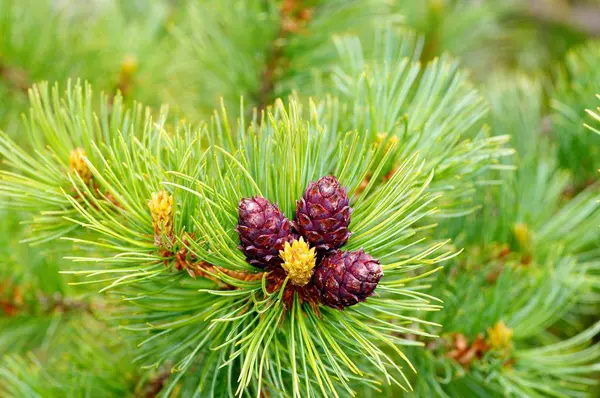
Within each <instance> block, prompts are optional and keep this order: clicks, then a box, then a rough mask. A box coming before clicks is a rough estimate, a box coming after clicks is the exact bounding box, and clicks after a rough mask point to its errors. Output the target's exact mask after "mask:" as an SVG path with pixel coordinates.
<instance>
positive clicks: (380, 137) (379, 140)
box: [375, 133, 398, 149]
mask: <svg viewBox="0 0 600 398" xmlns="http://www.w3.org/2000/svg"><path fill="white" fill-rule="evenodd" d="M384 141H385V142H386V143H387V144H386V149H388V148H390V147H391V146H392V145H394V144H396V143H397V142H398V137H396V136H395V135H392V136H391V137H390V136H389V134H388V133H379V134H377V140H376V141H375V142H376V143H377V145H381V143H382V142H384Z"/></svg>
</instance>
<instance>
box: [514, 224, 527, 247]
mask: <svg viewBox="0 0 600 398" xmlns="http://www.w3.org/2000/svg"><path fill="white" fill-rule="evenodd" d="M513 233H514V234H515V238H516V239H517V242H519V245H520V246H521V248H522V249H526V248H527V247H528V246H529V241H530V234H529V228H527V224H524V223H517V224H515V226H514V227H513Z"/></svg>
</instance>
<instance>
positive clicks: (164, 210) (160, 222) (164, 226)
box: [148, 191, 173, 236]
mask: <svg viewBox="0 0 600 398" xmlns="http://www.w3.org/2000/svg"><path fill="white" fill-rule="evenodd" d="M148 207H149V208H150V213H151V214H152V228H153V229H154V235H155V236H159V235H161V234H165V235H167V236H171V235H172V234H173V196H171V195H169V193H168V192H167V191H159V192H154V193H153V194H152V199H151V200H150V201H149V202H148Z"/></svg>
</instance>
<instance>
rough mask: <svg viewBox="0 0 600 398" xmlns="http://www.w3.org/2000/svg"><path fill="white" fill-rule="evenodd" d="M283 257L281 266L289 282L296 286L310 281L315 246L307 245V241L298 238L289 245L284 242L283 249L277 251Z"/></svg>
mask: <svg viewBox="0 0 600 398" xmlns="http://www.w3.org/2000/svg"><path fill="white" fill-rule="evenodd" d="M279 256H280V257H281V258H282V259H283V264H282V265H281V267H282V268H283V269H284V270H285V272H287V274H288V277H289V278H290V282H291V283H292V284H294V285H296V286H304V285H306V284H307V283H308V282H310V278H311V277H312V274H313V268H315V263H316V256H315V248H314V247H313V248H312V249H311V248H310V247H308V243H306V242H305V241H304V239H302V238H300V239H298V240H294V241H293V242H292V244H291V245H290V244H289V242H285V244H284V247H283V250H281V251H279Z"/></svg>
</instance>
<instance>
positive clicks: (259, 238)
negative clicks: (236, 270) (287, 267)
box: [236, 196, 294, 268]
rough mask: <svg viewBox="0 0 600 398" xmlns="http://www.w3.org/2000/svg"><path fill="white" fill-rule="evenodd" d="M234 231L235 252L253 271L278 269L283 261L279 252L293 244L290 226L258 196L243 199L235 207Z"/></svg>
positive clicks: (274, 208)
mask: <svg viewBox="0 0 600 398" xmlns="http://www.w3.org/2000/svg"><path fill="white" fill-rule="evenodd" d="M238 212H239V219H238V226H237V228H236V230H237V232H238V234H239V236H240V246H239V248H240V249H241V250H242V251H243V252H244V254H245V255H246V259H247V260H248V262H249V263H250V264H252V265H254V266H256V267H259V268H265V267H278V266H280V265H281V263H282V262H283V260H282V259H281V257H279V251H280V250H283V248H284V245H285V243H286V242H292V241H293V240H294V234H293V232H292V225H291V223H290V221H289V220H288V219H287V218H286V217H285V216H284V215H283V213H282V212H281V211H280V210H279V208H278V207H277V206H276V205H274V204H272V203H271V202H269V201H268V200H267V199H265V198H262V197H260V196H256V197H254V198H244V199H242V200H240V203H239V205H238Z"/></svg>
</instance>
